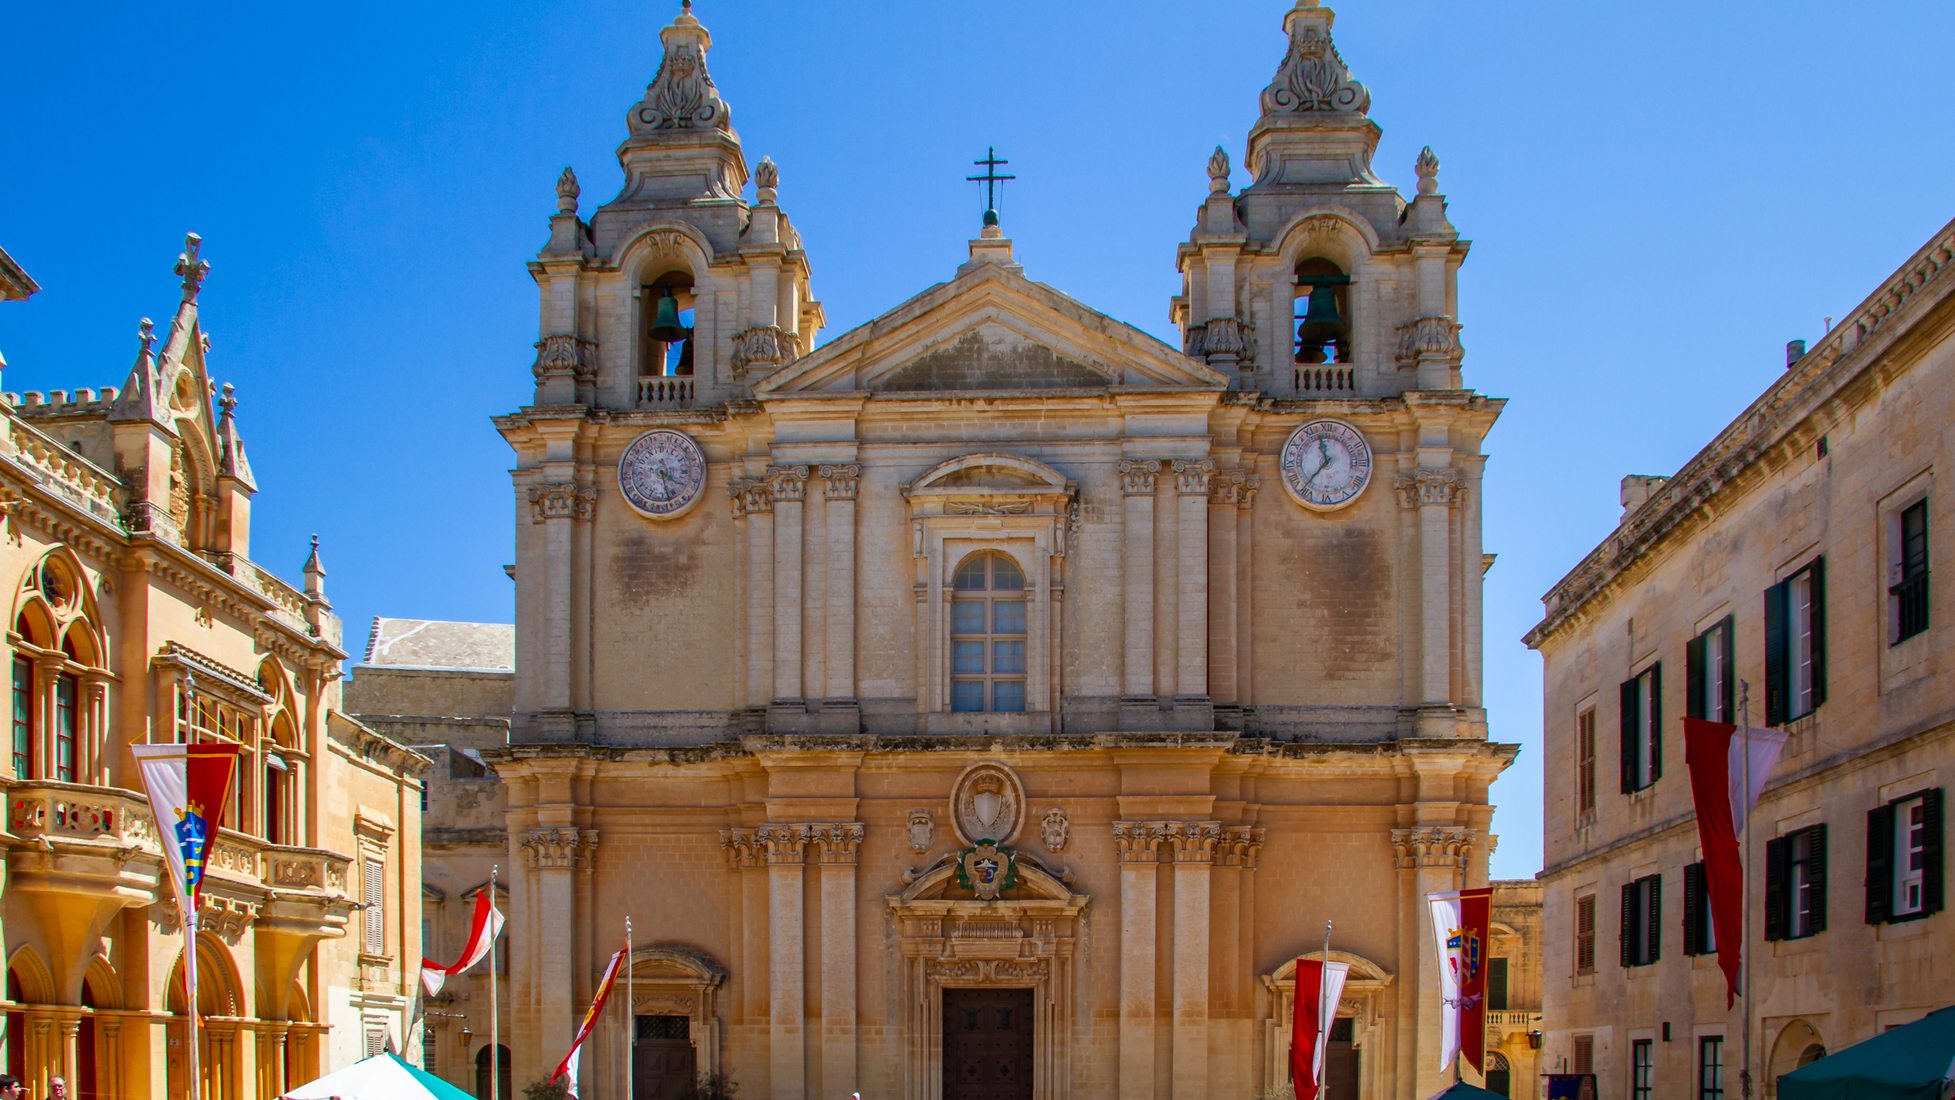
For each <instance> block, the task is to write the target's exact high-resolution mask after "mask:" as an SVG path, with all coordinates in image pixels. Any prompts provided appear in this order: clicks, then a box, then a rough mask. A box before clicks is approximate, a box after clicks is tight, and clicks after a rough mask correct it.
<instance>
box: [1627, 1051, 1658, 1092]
mask: <svg viewBox="0 0 1955 1100" xmlns="http://www.w3.org/2000/svg"><path fill="white" fill-rule="evenodd" d="M1653 1048H1654V1044H1653V1042H1652V1041H1651V1040H1649V1039H1638V1040H1636V1041H1635V1042H1634V1043H1632V1044H1630V1048H1629V1049H1630V1053H1629V1095H1630V1098H1631V1100H1650V1096H1651V1095H1652V1093H1651V1078H1652V1077H1654V1076H1655V1069H1654V1066H1653V1065H1652V1062H1653V1061H1654V1053H1655V1052H1654V1049H1653Z"/></svg>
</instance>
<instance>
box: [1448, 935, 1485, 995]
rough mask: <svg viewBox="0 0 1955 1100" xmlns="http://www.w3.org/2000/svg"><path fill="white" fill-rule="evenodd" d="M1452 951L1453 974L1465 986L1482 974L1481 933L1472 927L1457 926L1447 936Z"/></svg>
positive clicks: (1449, 948) (1449, 949)
mask: <svg viewBox="0 0 1955 1100" xmlns="http://www.w3.org/2000/svg"><path fill="white" fill-rule="evenodd" d="M1446 949H1447V950H1448V951H1450V952H1451V953H1452V959H1451V960H1450V961H1451V962H1452V964H1453V976H1454V978H1455V979H1457V980H1458V982H1459V984H1460V985H1461V986H1462V987H1464V986H1466V985H1467V984H1468V983H1470V982H1472V981H1473V979H1474V978H1477V977H1479V975H1480V933H1479V932H1478V931H1477V930H1475V929H1471V928H1455V929H1453V931H1452V934H1451V935H1449V936H1447V937H1446Z"/></svg>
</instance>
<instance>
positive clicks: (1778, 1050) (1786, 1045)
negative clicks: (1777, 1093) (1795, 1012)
mask: <svg viewBox="0 0 1955 1100" xmlns="http://www.w3.org/2000/svg"><path fill="white" fill-rule="evenodd" d="M1826 1050H1827V1045H1826V1036H1825V1033H1824V1032H1822V1031H1820V1029H1819V1024H1818V1023H1817V1022H1815V1021H1814V1019H1813V1018H1812V1017H1809V1016H1795V1017H1793V1018H1792V1019H1790V1020H1787V1021H1785V1026H1783V1027H1781V1028H1779V1030H1778V1035H1777V1036H1776V1037H1774V1038H1773V1040H1772V1053H1771V1056H1770V1061H1768V1062H1767V1063H1766V1068H1765V1080H1767V1081H1777V1080H1778V1079H1779V1078H1780V1077H1781V1076H1783V1075H1784V1074H1787V1073H1791V1072H1792V1071H1793V1070H1795V1069H1798V1068H1799V1067H1800V1066H1803V1065H1807V1064H1809V1063H1810V1062H1811V1061H1812V1060H1813V1056H1814V1052H1815V1051H1817V1052H1818V1054H1819V1055H1820V1056H1824V1055H1825V1053H1826Z"/></svg>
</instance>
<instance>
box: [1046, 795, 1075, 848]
mask: <svg viewBox="0 0 1955 1100" xmlns="http://www.w3.org/2000/svg"><path fill="white" fill-rule="evenodd" d="M1071 835H1072V824H1071V822H1069V821H1068V820H1067V819H1066V811H1064V810H1062V809H1060V808H1059V807H1057V806H1054V807H1052V808H1051V809H1049V810H1047V811H1046V812H1045V817H1044V818H1042V819H1040V821H1039V842H1040V843H1042V844H1044V845H1045V850H1046V851H1048V852H1063V851H1065V850H1066V841H1067V839H1068V838H1070V837H1071Z"/></svg>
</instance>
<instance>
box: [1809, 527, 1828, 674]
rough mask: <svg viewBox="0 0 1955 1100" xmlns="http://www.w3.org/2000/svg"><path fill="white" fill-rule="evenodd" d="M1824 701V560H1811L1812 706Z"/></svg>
mask: <svg viewBox="0 0 1955 1100" xmlns="http://www.w3.org/2000/svg"><path fill="white" fill-rule="evenodd" d="M1825 701H1826V559H1825V557H1823V556H1822V557H1817V558H1814V559H1813V560H1812V706H1813V709H1814V710H1818V709H1819V705H1820V704H1821V703H1824V702H1825Z"/></svg>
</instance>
